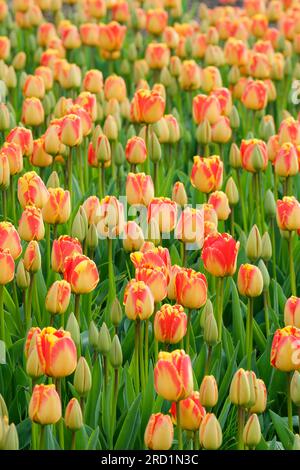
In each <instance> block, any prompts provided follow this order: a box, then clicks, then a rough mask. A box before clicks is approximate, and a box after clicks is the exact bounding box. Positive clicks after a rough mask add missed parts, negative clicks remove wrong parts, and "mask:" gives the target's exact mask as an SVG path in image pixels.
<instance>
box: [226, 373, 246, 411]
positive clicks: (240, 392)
mask: <svg viewBox="0 0 300 470" xmlns="http://www.w3.org/2000/svg"><path fill="white" fill-rule="evenodd" d="M229 399H230V401H231V403H233V404H234V405H237V406H245V407H246V406H247V405H248V403H249V401H250V386H249V380H248V377H247V374H246V371H245V370H244V369H239V370H237V371H236V373H235V374H234V376H233V379H232V381H231V384H230V391H229Z"/></svg>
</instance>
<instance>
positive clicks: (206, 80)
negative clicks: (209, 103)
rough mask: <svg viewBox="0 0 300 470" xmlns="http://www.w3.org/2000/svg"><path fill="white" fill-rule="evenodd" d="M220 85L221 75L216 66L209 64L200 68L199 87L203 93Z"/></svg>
mask: <svg viewBox="0 0 300 470" xmlns="http://www.w3.org/2000/svg"><path fill="white" fill-rule="evenodd" d="M221 87H222V77H221V74H220V71H219V69H218V68H217V67H214V66H212V65H210V66H209V67H205V69H203V70H202V83H201V88H202V89H203V90H204V92H205V93H210V92H211V91H213V90H216V89H217V88H221Z"/></svg>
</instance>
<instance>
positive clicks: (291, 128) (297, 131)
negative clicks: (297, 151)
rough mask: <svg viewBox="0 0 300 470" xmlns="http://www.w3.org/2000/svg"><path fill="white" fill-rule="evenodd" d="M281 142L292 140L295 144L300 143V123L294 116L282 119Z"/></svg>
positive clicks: (279, 137) (280, 127)
mask: <svg viewBox="0 0 300 470" xmlns="http://www.w3.org/2000/svg"><path fill="white" fill-rule="evenodd" d="M278 141H279V144H280V145H282V144H285V143H286V142H291V143H292V144H294V145H299V144H300V123H299V121H296V119H294V118H293V117H292V116H290V117H288V118H286V119H284V120H283V121H281V124H280V126H279V129H278Z"/></svg>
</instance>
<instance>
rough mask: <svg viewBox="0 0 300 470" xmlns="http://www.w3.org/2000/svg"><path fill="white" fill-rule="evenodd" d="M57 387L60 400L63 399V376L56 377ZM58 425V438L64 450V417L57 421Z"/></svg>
mask: <svg viewBox="0 0 300 470" xmlns="http://www.w3.org/2000/svg"><path fill="white" fill-rule="evenodd" d="M55 388H56V391H57V393H58V395H59V398H60V401H61V378H59V377H58V378H56V379H55ZM57 427H58V440H59V446H60V448H61V449H62V450H63V449H64V440H65V438H64V423H63V419H62V418H60V420H59V421H58V423H57Z"/></svg>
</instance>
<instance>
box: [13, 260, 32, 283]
mask: <svg viewBox="0 0 300 470" xmlns="http://www.w3.org/2000/svg"><path fill="white" fill-rule="evenodd" d="M16 282H17V286H18V287H19V289H22V290H25V289H27V288H28V287H29V284H30V275H29V272H28V271H26V269H25V267H24V260H22V259H21V260H20V261H19V264H18V266H17V271H16Z"/></svg>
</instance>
